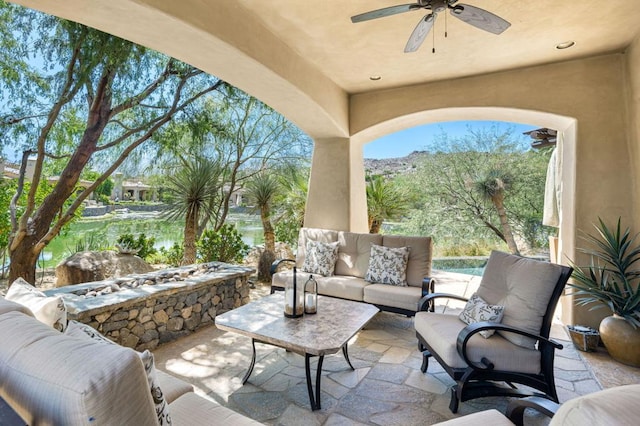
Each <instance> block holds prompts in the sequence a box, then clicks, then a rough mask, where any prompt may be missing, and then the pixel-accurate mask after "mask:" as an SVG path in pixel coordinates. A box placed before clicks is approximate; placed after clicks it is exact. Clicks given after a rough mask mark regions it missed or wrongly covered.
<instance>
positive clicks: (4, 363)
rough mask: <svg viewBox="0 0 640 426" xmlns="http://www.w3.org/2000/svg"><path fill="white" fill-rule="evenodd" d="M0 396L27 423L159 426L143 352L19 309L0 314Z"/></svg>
mask: <svg viewBox="0 0 640 426" xmlns="http://www.w3.org/2000/svg"><path fill="white" fill-rule="evenodd" d="M0 342H2V345H1V346H0V377H2V380H1V381H0V396H1V397H2V398H4V400H5V401H7V403H8V404H9V405H11V406H12V408H13V409H14V410H16V412H17V413H18V414H19V415H20V416H21V417H22V418H23V419H24V420H25V421H26V422H27V423H28V424H60V425H85V424H121V425H125V424H127V425H149V426H157V424H158V423H157V419H156V416H155V410H154V405H153V400H152V398H151V394H150V392H149V385H148V383H147V377H146V374H145V371H144V367H143V365H142V361H141V360H140V357H139V356H138V355H137V354H136V353H135V351H133V350H132V349H129V348H124V347H121V346H118V345H104V344H100V343H96V342H93V341H90V340H86V341H82V340H79V339H77V338H74V337H71V336H65V335H64V334H62V333H60V332H58V331H56V330H54V329H52V328H51V327H48V326H46V325H44V324H42V323H40V322H39V321H37V320H36V319H34V318H32V317H29V316H26V315H24V314H23V313H20V312H8V313H5V314H2V315H0Z"/></svg>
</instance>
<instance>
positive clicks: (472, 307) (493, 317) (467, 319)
mask: <svg viewBox="0 0 640 426" xmlns="http://www.w3.org/2000/svg"><path fill="white" fill-rule="evenodd" d="M503 314H504V306H500V305H489V304H488V303H487V302H485V301H484V300H482V298H481V297H480V296H478V295H477V294H475V293H473V295H472V296H471V298H470V299H469V301H468V302H467V304H466V305H465V307H464V309H463V310H462V312H460V315H459V318H460V319H461V320H462V322H464V323H465V324H473V323H475V322H482V321H491V322H500V321H502V315H503ZM493 333H495V330H483V331H481V332H480V333H479V334H480V335H481V336H482V337H484V338H485V339H488V338H489V337H491V335H492V334H493Z"/></svg>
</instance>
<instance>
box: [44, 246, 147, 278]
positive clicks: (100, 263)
mask: <svg viewBox="0 0 640 426" xmlns="http://www.w3.org/2000/svg"><path fill="white" fill-rule="evenodd" d="M153 270H154V269H153V268H152V267H151V265H149V264H148V263H147V262H145V261H144V260H142V259H141V258H139V257H138V256H134V255H131V254H122V253H117V252H115V251H85V252H79V253H76V254H73V255H71V256H69V257H68V258H66V259H65V260H63V261H62V262H60V263H59V264H58V266H56V287H62V286H65V285H70V284H80V283H86V282H92V281H101V280H105V279H107V278H113V277H121V276H124V275H129V274H142V273H146V272H151V271H153Z"/></svg>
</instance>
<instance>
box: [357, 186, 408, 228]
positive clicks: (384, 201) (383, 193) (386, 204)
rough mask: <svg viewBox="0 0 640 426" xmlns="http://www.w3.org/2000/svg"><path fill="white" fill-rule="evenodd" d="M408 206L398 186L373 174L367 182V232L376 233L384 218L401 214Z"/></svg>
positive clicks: (405, 197)
mask: <svg viewBox="0 0 640 426" xmlns="http://www.w3.org/2000/svg"><path fill="white" fill-rule="evenodd" d="M408 208H409V198H408V196H407V195H406V194H405V193H404V192H403V191H401V190H400V189H399V188H398V187H396V186H394V185H393V184H392V183H390V182H388V181H386V180H384V178H383V177H382V176H373V177H372V178H370V179H369V181H368V182H367V214H368V216H369V233H371V234H377V233H379V232H380V228H382V224H383V223H384V221H385V219H395V218H397V217H399V216H402V215H403V214H404V213H406V211H407V210H408Z"/></svg>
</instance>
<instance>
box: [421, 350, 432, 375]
mask: <svg viewBox="0 0 640 426" xmlns="http://www.w3.org/2000/svg"><path fill="white" fill-rule="evenodd" d="M429 358H431V352H429V351H422V366H420V371H422V372H423V373H426V372H427V368H429Z"/></svg>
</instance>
